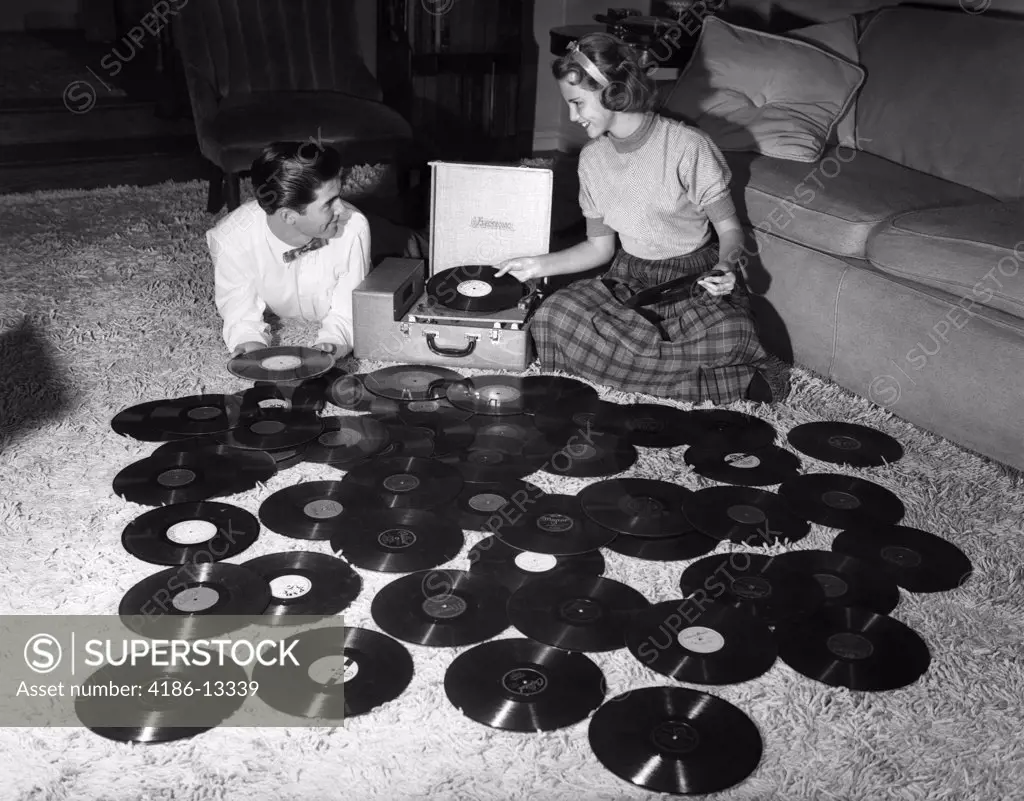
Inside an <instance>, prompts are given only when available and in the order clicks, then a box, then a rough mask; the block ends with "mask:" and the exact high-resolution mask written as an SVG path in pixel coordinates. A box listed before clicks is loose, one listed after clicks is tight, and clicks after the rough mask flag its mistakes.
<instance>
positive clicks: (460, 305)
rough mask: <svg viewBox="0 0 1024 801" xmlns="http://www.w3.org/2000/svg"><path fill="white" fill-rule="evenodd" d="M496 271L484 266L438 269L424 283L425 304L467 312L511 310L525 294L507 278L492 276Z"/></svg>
mask: <svg viewBox="0 0 1024 801" xmlns="http://www.w3.org/2000/svg"><path fill="white" fill-rule="evenodd" d="M497 272H498V271H497V269H495V268H494V267H488V266H487V265H484V264H464V265H460V266H459V267H452V268H450V269H448V270H441V271H439V272H437V273H435V274H434V275H433V276H431V278H430V279H428V280H427V303H429V304H430V305H439V306H443V307H444V308H446V309H454V310H456V311H468V312H496V311H504V310H505V309H513V308H515V307H516V306H517V305H518V304H519V301H520V300H522V298H523V296H524V295H525V294H526V287H525V286H524V285H523V284H522V283H520V282H519V280H518V279H516V278H513V277H512V276H511V275H503V276H501V278H497V277H495V276H496V275H497Z"/></svg>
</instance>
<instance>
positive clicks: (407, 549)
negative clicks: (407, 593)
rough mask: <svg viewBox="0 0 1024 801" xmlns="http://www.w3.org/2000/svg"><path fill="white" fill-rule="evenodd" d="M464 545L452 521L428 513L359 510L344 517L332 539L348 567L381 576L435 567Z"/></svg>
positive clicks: (454, 555) (417, 510)
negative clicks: (374, 572) (347, 562)
mask: <svg viewBox="0 0 1024 801" xmlns="http://www.w3.org/2000/svg"><path fill="white" fill-rule="evenodd" d="M464 544H465V536H464V535H463V533H462V529H461V528H459V526H458V525H457V524H456V523H455V521H454V520H452V519H451V518H450V517H447V516H445V515H441V514H438V513H435V512H432V511H430V510H428V509H360V510H358V511H354V512H350V513H348V514H346V515H345V519H344V521H343V525H342V527H340V528H339V529H338V530H337V531H335V532H334V534H332V535H331V547H332V548H333V549H334V550H335V551H340V552H341V554H342V555H343V556H344V557H345V559H347V560H348V561H349V562H350V563H351V564H353V565H354V566H355V567H358V568H362V569H364V570H376V571H379V572H381V573H412V572H414V571H417V570H428V569H430V568H432V567H437V566H438V565H442V564H444V563H445V562H447V561H449V560H450V559H454V558H455V557H456V556H457V555H458V554H459V551H461V550H462V546H463V545H464Z"/></svg>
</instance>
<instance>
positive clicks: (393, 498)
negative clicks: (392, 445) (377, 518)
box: [342, 456, 464, 509]
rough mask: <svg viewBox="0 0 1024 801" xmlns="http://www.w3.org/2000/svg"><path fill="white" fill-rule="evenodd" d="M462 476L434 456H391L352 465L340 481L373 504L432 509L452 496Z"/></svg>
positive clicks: (460, 485) (454, 496)
mask: <svg viewBox="0 0 1024 801" xmlns="http://www.w3.org/2000/svg"><path fill="white" fill-rule="evenodd" d="M463 483H464V482H463V480H462V476H461V475H460V473H459V471H458V470H457V469H456V468H454V467H452V466H451V465H447V464H444V463H443V462H440V461H438V460H437V459H422V458H419V457H416V456H411V457H406V456H392V457H390V458H387V459H374V460H373V461H372V462H368V463H367V464H363V465H359V466H357V467H353V468H352V469H351V470H350V471H349V472H348V473H347V474H346V475H345V478H343V479H342V484H344V485H345V486H346V487H347V488H351V489H353V490H355V491H358V492H359V493H361V494H363V495H364V496H365V497H366V498H367V500H368V501H369V502H370V503H371V504H372V505H376V506H383V507H388V508H392V509H394V508H403V509H433V508H435V507H438V506H442V505H444V504H446V503H448V502H450V501H453V500H455V498H456V497H457V496H458V494H459V492H461V491H462V487H463Z"/></svg>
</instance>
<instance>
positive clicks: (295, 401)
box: [237, 382, 324, 416]
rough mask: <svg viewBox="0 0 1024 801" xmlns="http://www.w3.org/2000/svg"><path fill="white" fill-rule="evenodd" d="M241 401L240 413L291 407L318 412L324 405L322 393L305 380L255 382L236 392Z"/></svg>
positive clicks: (300, 410)
mask: <svg viewBox="0 0 1024 801" xmlns="http://www.w3.org/2000/svg"><path fill="white" fill-rule="evenodd" d="M237 395H238V399H239V400H240V401H242V415H243V416H244V415H248V414H253V413H255V412H258V411H259V410H260V409H286V410H287V409H292V410H294V411H297V412H319V411H320V410H321V409H323V407H324V398H323V394H322V393H317V392H316V391H315V389H313V388H312V387H310V386H309V385H307V384H306V383H305V382H298V383H291V384H271V383H267V382H260V383H257V384H256V385H255V386H252V387H249V389H244V390H242V391H241V392H239V393H237Z"/></svg>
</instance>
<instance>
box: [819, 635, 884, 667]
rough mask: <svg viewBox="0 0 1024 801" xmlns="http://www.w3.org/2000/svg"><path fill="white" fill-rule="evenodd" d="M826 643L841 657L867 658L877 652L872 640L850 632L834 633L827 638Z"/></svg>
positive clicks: (829, 648) (830, 649)
mask: <svg viewBox="0 0 1024 801" xmlns="http://www.w3.org/2000/svg"><path fill="white" fill-rule="evenodd" d="M825 645H826V647H827V648H828V650H829V651H831V652H832V653H833V654H835V655H836V656H838V657H839V658H840V659H851V660H852V659H867V658H868V657H869V656H871V654H873V653H874V652H875V647H874V646H873V645H872V644H871V641H870V640H866V639H864V638H863V637H861V636H860V635H859V634H851V633H849V632H841V633H840V634H833V635H832V636H831V637H829V638H828V639H827V640H825Z"/></svg>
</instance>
